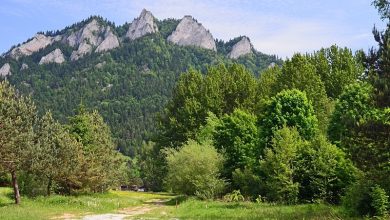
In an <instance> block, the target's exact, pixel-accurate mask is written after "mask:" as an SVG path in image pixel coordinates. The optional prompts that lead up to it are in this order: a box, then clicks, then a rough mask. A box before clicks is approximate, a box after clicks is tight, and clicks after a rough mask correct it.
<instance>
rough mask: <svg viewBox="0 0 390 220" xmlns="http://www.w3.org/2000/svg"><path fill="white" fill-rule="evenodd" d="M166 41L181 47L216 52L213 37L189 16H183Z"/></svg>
mask: <svg viewBox="0 0 390 220" xmlns="http://www.w3.org/2000/svg"><path fill="white" fill-rule="evenodd" d="M168 41H170V42H173V43H175V44H178V45H181V46H196V47H201V48H205V49H209V50H214V51H216V50H217V47H216V45H215V41H214V38H213V35H211V33H210V32H209V31H208V30H206V28H204V27H203V25H202V24H200V23H198V22H197V21H196V20H195V19H194V18H192V17H191V16H184V18H183V19H182V20H181V21H180V23H179V24H178V25H177V27H176V30H175V31H174V32H173V33H172V34H171V35H170V36H169V37H168Z"/></svg>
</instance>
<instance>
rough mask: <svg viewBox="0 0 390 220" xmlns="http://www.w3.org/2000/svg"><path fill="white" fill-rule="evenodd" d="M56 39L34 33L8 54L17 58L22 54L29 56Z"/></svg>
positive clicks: (56, 38)
mask: <svg viewBox="0 0 390 220" xmlns="http://www.w3.org/2000/svg"><path fill="white" fill-rule="evenodd" d="M56 40H59V38H58V37H50V36H45V35H43V34H36V35H35V36H34V38H33V39H31V40H29V41H27V42H26V43H24V44H22V45H20V46H18V47H15V48H14V49H12V50H11V52H10V53H9V55H10V56H11V57H12V58H14V59H19V58H20V57H22V56H29V55H31V54H33V53H34V52H37V51H39V50H40V49H43V48H45V47H47V46H49V45H50V44H52V43H53V42H54V41H56Z"/></svg>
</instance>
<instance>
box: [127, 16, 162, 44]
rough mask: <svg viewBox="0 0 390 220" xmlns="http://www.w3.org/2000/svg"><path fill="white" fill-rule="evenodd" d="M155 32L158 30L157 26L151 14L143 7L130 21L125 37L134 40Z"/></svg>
mask: <svg viewBox="0 0 390 220" xmlns="http://www.w3.org/2000/svg"><path fill="white" fill-rule="evenodd" d="M155 32H158V27H157V24H156V23H155V22H154V16H153V14H152V13H151V12H150V11H147V10H146V9H143V10H142V12H141V15H140V16H139V17H138V18H136V19H134V21H133V22H131V24H130V26H129V30H128V31H127V33H126V37H127V38H130V40H135V39H137V38H140V37H143V36H145V35H147V34H151V33H155Z"/></svg>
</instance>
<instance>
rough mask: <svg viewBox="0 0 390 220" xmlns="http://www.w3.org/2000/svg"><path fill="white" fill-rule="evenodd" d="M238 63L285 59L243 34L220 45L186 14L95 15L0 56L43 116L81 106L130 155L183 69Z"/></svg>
mask: <svg viewBox="0 0 390 220" xmlns="http://www.w3.org/2000/svg"><path fill="white" fill-rule="evenodd" d="M233 62H238V63H241V64H243V65H245V66H246V67H247V68H248V69H250V70H251V71H252V72H253V73H254V74H255V75H259V74H260V73H261V71H262V70H264V69H265V68H267V67H268V66H269V65H271V64H275V63H276V64H280V63H281V62H282V61H281V60H280V59H278V58H277V57H276V56H270V55H266V54H263V53H261V52H259V51H257V50H255V49H254V48H253V46H252V44H251V43H250V40H249V38H248V37H246V36H240V37H236V38H234V39H233V40H230V41H228V42H224V41H222V40H216V39H214V38H213V36H212V34H211V33H210V31H209V30H207V29H206V28H205V27H204V26H203V25H202V24H201V23H199V22H198V21H197V20H196V19H194V18H193V17H191V16H184V17H183V18H182V19H180V20H179V19H165V20H158V19H157V18H155V17H154V16H153V14H152V13H151V12H149V11H147V10H143V11H142V12H141V14H140V16H139V17H137V18H135V19H134V20H133V21H132V22H131V23H126V24H124V25H120V26H116V25H115V24H114V23H112V22H110V21H107V20H106V19H103V18H102V17H99V16H91V17H90V18H88V19H86V20H83V21H81V22H78V23H76V24H73V25H71V26H68V27H65V28H64V29H63V30H58V31H50V32H45V33H43V32H38V33H37V34H36V35H35V36H34V37H32V38H31V39H28V40H27V41H25V42H23V43H21V44H19V45H16V46H13V47H12V48H11V49H10V50H9V51H8V52H6V53H4V54H3V55H2V56H1V57H0V77H2V78H7V79H8V80H9V81H10V82H11V83H12V84H13V85H14V86H15V87H17V88H18V90H19V91H20V92H22V93H23V94H30V95H31V96H32V97H33V99H34V100H35V102H36V104H37V106H38V110H39V112H40V113H43V112H44V111H47V110H51V111H52V112H53V114H54V116H55V117H56V118H57V119H58V120H60V121H66V120H67V118H68V117H69V116H70V115H72V114H73V113H74V110H75V109H76V108H77V107H78V105H79V104H80V103H82V104H84V105H86V106H87V107H88V108H92V109H97V110H98V111H99V112H100V113H101V114H102V115H103V117H104V119H105V120H106V122H107V123H108V124H109V125H110V126H111V130H112V132H113V135H114V137H115V139H116V142H117V144H118V148H119V150H120V151H122V152H123V153H125V154H128V155H134V154H135V153H136V151H137V147H138V146H140V145H141V144H142V142H143V141H147V140H150V138H151V136H152V135H153V133H154V132H155V131H156V126H157V125H156V120H155V119H156V115H157V113H158V112H160V111H161V110H162V109H163V108H164V106H165V104H166V103H167V101H168V100H169V99H170V97H171V90H172V88H173V87H174V85H175V82H176V81H177V79H178V77H179V76H180V74H181V73H182V72H185V71H187V70H188V69H189V68H195V69H200V70H203V71H204V70H205V69H206V68H207V66H209V65H214V64H218V63H226V64H230V63H233Z"/></svg>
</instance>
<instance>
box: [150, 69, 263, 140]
mask: <svg viewBox="0 0 390 220" xmlns="http://www.w3.org/2000/svg"><path fill="white" fill-rule="evenodd" d="M255 90H256V79H255V78H254V76H253V75H252V74H251V73H250V72H248V71H247V70H246V69H245V68H244V67H243V66H241V65H238V64H233V65H231V66H228V67H226V66H225V65H222V64H221V65H218V66H214V67H210V68H209V69H208V71H207V74H206V75H205V76H202V74H201V73H200V72H198V71H195V70H190V71H189V72H187V73H186V74H183V75H181V76H180V79H179V82H178V83H177V85H176V87H175V89H174V90H173V97H172V100H171V101H170V102H169V103H168V105H167V107H166V109H165V111H164V114H163V115H162V117H161V118H160V124H161V127H160V133H159V136H158V138H157V143H158V144H159V145H160V146H164V147H168V146H169V147H177V146H180V145H181V144H182V143H184V142H185V141H186V140H188V139H195V138H196V134H197V133H198V131H199V129H200V127H201V126H204V125H205V124H206V118H207V116H208V115H209V112H211V113H213V114H215V115H216V116H217V117H221V116H222V115H224V114H230V113H232V112H233V111H234V109H236V108H243V109H246V110H248V111H253V109H254V105H255V104H254V102H253V100H254V98H255V96H256V93H255Z"/></svg>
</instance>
